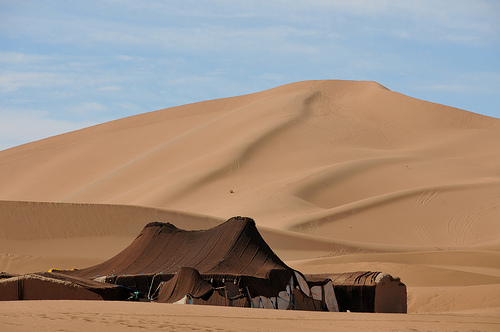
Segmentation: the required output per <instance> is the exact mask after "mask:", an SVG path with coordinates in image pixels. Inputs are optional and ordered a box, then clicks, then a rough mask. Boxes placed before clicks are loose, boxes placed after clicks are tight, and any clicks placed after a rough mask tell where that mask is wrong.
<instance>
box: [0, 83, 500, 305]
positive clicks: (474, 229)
mask: <svg viewBox="0 0 500 332" xmlns="http://www.w3.org/2000/svg"><path fill="white" fill-rule="evenodd" d="M499 165H500V119H496V118H491V117H486V116H482V115H479V114H474V113H471V112H467V111H465V110H460V109H456V108H452V107H448V106H444V105H439V104H435V103H431V102H428V101H423V100H418V99H415V98H411V97H408V96H405V95H402V94H400V93H397V92H393V91H390V90H389V89H387V88H385V87H384V86H382V85H380V84H378V83H376V82H365V81H362V82H357V81H339V80H327V81H306V82H297V83H292V84H288V85H284V86H280V87H277V88H274V89H270V90H266V91H262V92H257V93H253V94H249V95H244V96H238V97H231V98H224V99H217V100H210V101H205V102H199V103H194V104H189V105H183V106H179V107H173V108H169V109H164V110H158V111H154V112H149V113H144V114H139V115H135V116H132V117H127V118H124V119H120V120H116V121H111V122H107V123H103V124H100V125H97V126H93V127H89V128H85V129H81V130H78V131H74V132H70V133H67V134H63V135H58V136H54V137H50V138H47V139H44V140H40V141H36V142H32V143H29V144H25V145H22V146H18V147H14V148H11V149H8V150H4V151H0V183H1V186H0V226H1V227H0V240H1V241H0V269H1V270H9V269H10V270H11V271H12V272H15V271H19V272H30V271H29V270H30V269H39V268H42V267H44V268H45V267H54V266H56V265H58V264H59V266H60V267H62V268H69V267H72V266H70V265H72V264H71V263H74V264H75V265H77V267H84V266H88V265H89V263H90V262H97V261H102V260H104V259H107V258H109V257H111V256H112V255H114V254H116V253H117V252H119V251H120V250H121V249H123V247H124V246H126V244H127V243H130V242H131V241H132V240H133V238H134V237H135V236H136V235H137V234H138V233H139V231H140V229H142V227H143V226H144V224H146V223H147V222H150V221H153V220H157V221H171V222H173V223H174V224H176V225H177V226H178V227H181V228H186V229H203V228H208V227H211V226H213V225H216V224H218V223H220V222H222V221H224V220H226V219H228V218H230V217H233V216H237V215H241V216H248V217H252V218H253V219H255V221H256V223H257V226H258V228H259V230H260V231H261V232H262V234H263V236H264V238H265V239H266V241H268V242H269V243H270V245H271V247H272V248H273V250H275V251H276V252H277V253H278V255H280V256H281V257H282V258H283V259H285V260H286V261H287V263H289V264H290V265H291V266H293V267H295V268H298V269H300V270H301V271H303V272H305V273H328V272H339V271H348V270H382V271H384V272H387V273H391V274H393V275H395V276H400V277H401V278H402V280H403V281H404V282H405V283H406V284H407V286H408V294H409V295H408V296H409V299H408V300H409V302H408V303H409V310H410V312H413V313H419V312H455V311H467V312H471V311H472V312H475V313H481V312H483V313H485V312H488V315H489V313H491V312H492V311H493V312H495V311H496V310H497V309H498V312H500V304H499V303H498V300H497V299H496V298H495V297H492V296H490V295H489V294H490V293H497V292H498V288H499V287H500V266H499V265H498V261H499V259H498V258H500V257H499V256H498V255H499V253H500V228H499V227H498V220H499V216H500V166H499ZM61 248H64V250H61Z"/></svg>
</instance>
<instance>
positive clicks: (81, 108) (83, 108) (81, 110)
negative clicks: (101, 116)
mask: <svg viewBox="0 0 500 332" xmlns="http://www.w3.org/2000/svg"><path fill="white" fill-rule="evenodd" d="M107 110H108V107H107V106H105V105H103V104H101V103H96V102H88V103H82V104H80V105H77V106H73V107H70V108H69V112H71V113H73V114H76V115H80V116H89V115H90V116H92V114H93V113H104V112H106V111H107Z"/></svg>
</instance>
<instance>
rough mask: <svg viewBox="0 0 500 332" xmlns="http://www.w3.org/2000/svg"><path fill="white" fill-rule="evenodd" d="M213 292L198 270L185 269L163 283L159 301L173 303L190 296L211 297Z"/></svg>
mask: <svg viewBox="0 0 500 332" xmlns="http://www.w3.org/2000/svg"><path fill="white" fill-rule="evenodd" d="M212 292H213V289H212V286H210V285H209V284H208V283H207V282H206V281H204V280H203V278H202V277H201V276H200V274H199V273H198V271H197V270H195V269H192V268H188V267H183V268H181V269H179V271H178V272H177V274H176V275H175V276H174V277H173V278H172V279H170V280H169V281H167V282H163V284H162V285H161V290H160V292H159V294H158V298H157V301H158V302H163V303H173V302H177V301H179V300H180V299H182V298H183V297H184V296H186V295H187V294H189V296H190V297H193V298H201V297H206V298H207V299H208V297H210V295H211V293H212Z"/></svg>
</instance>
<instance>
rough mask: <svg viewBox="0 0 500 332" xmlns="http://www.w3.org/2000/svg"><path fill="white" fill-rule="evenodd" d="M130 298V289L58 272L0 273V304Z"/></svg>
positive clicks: (132, 292) (131, 291) (131, 294)
mask: <svg viewBox="0 0 500 332" xmlns="http://www.w3.org/2000/svg"><path fill="white" fill-rule="evenodd" d="M133 295H134V290H132V289H127V288H125V287H121V286H117V285H111V284H103V283H100V282H96V281H92V280H88V279H84V278H78V277H70V276H67V275H64V274H59V273H50V272H40V273H30V274H25V275H11V274H6V273H1V274H0V301H17V300H127V299H129V298H131V297H132V296H133Z"/></svg>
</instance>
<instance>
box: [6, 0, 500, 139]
mask: <svg viewBox="0 0 500 332" xmlns="http://www.w3.org/2000/svg"><path fill="white" fill-rule="evenodd" d="M499 59H500V1H498V0H490V1H481V0H474V1H471V0H466V1H462V0H449V1H448V0H432V1H426V0H419V1H412V0H406V1H391V0H350V1H327V0H308V1H281V0H265V1H230V0H227V1H226V0H221V1H217V0H212V1H203V0H199V1H190V0H183V1H159V0H150V1H136V0H101V1H93V0H86V1H62V0H61V1H51V0H46V1H30V0H27V1H24V0H12V1H11V0H0V149H6V148H9V147H12V146H15V145H19V144H24V143H27V142H30V141H34V140H38V139H41V138H44V137H47V136H52V135H56V134H60V133H63V132H67V131H71V130H75V129H79V128H83V127H86V126H89V125H93V124H97V123H102V122H105V121H109V120H114V119H118V118H122V117H126V116H130V115H134V114H139V113H144V112H148V111H153V110H157V109H162V108H167V107H171V106H176V105H182V104H186V103H191V102H196V101H202V100H208V99H214V98H221V97H230V96H236V95H241V94H246V93H252V92H257V91H261V90H265V89H269V88H272V87H275V86H279V85H282V84H287V83H291V82H296V81H302V80H310V79H349V80H371V81H377V82H379V83H381V84H382V85H384V86H386V87H387V88H389V89H391V90H393V91H397V92H400V93H403V94H406V95H409V96H411V97H415V98H420V99H425V100H428V101H432V102H437V103H441V104H445V105H449V106H454V107H458V108H462V109H466V110H468V111H471V112H475V113H480V114H484V115H488V116H493V117H497V118H500V60H499Z"/></svg>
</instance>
